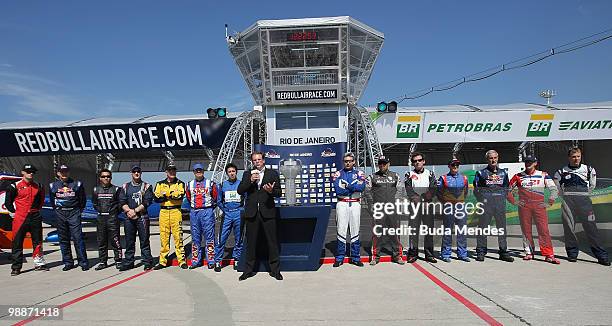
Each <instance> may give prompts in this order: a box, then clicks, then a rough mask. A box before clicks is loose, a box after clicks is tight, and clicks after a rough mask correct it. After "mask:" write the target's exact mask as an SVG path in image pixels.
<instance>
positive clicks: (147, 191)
mask: <svg viewBox="0 0 612 326" xmlns="http://www.w3.org/2000/svg"><path fill="white" fill-rule="evenodd" d="M151 188H152V187H151V185H150V184H148V183H146V182H144V181H141V182H140V183H134V182H133V181H130V182H127V183H125V184H123V186H122V187H121V195H120V202H121V206H122V207H123V206H124V205H127V206H128V207H129V208H130V209H136V208H137V207H139V206H140V205H142V206H143V207H144V210H143V211H142V212H140V213H136V215H137V216H136V218H133V219H131V218H129V217H127V215H126V218H125V221H124V222H123V232H124V233H125V258H124V259H123V266H133V265H134V261H135V258H134V255H135V253H136V234H138V241H139V242H140V253H141V256H142V263H143V264H144V265H145V267H152V266H153V256H152V255H151V244H150V241H149V237H150V234H151V233H150V224H151V223H150V221H149V215H148V214H147V208H148V207H149V206H150V205H151V203H152V202H153V191H152V190H151Z"/></svg>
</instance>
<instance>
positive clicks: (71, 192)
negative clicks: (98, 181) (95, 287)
mask: <svg viewBox="0 0 612 326" xmlns="http://www.w3.org/2000/svg"><path fill="white" fill-rule="evenodd" d="M58 175H59V180H57V181H55V182H53V183H52V184H50V188H51V191H50V192H49V199H50V201H51V205H52V206H53V209H54V210H55V215H56V216H57V233H58V235H59V243H60V249H61V251H62V261H63V263H64V268H63V269H62V270H63V271H64V272H65V271H69V270H71V269H73V268H74V267H75V266H74V259H73V258H72V250H71V249H70V240H71V239H72V241H74V249H75V251H76V254H77V260H78V262H79V266H81V269H82V270H83V271H86V270H88V269H89V261H88V260H87V250H86V248H85V240H84V239H83V229H82V227H81V213H82V212H83V210H84V209H85V206H86V205H87V197H86V196H85V188H84V187H83V183H82V182H81V181H78V180H74V179H72V178H71V177H70V168H68V166H66V165H64V164H63V165H61V166H60V167H59V170H58Z"/></svg>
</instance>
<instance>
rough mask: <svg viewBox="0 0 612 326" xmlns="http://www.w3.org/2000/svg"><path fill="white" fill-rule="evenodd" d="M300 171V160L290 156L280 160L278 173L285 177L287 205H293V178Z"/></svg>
mask: <svg viewBox="0 0 612 326" xmlns="http://www.w3.org/2000/svg"><path fill="white" fill-rule="evenodd" d="M301 172H302V162H300V160H294V159H292V158H290V159H287V160H282V161H281V162H280V173H281V174H282V175H283V176H284V177H285V198H286V199H287V205H290V206H295V205H296V198H295V178H296V177H297V176H298V175H299V174H300V173H301Z"/></svg>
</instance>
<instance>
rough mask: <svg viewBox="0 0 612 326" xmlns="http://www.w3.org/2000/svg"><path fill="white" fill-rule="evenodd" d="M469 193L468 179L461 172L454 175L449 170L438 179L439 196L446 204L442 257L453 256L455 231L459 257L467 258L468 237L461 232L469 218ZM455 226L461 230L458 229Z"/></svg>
mask: <svg viewBox="0 0 612 326" xmlns="http://www.w3.org/2000/svg"><path fill="white" fill-rule="evenodd" d="M467 193H468V180H467V177H466V176H464V175H462V174H461V173H457V174H455V175H453V174H451V173H450V172H449V173H447V174H445V175H442V176H440V178H439V179H438V198H439V199H440V202H441V203H442V204H443V205H444V209H443V211H444V213H445V214H444V235H443V236H442V247H441V248H440V256H441V257H442V258H450V256H451V253H452V243H453V233H455V234H457V256H458V257H459V258H467V256H468V251H467V237H466V234H465V233H464V232H461V231H463V228H464V227H465V225H466V222H467V218H468V216H467V211H466V209H465V197H466V196H467ZM447 207H451V208H447ZM455 226H457V228H460V229H461V230H456V228H455ZM455 231H457V232H455Z"/></svg>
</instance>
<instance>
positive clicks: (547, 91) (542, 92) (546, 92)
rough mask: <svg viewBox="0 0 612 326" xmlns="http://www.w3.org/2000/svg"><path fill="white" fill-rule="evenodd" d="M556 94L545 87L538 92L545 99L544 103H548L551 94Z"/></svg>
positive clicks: (551, 96)
mask: <svg viewBox="0 0 612 326" xmlns="http://www.w3.org/2000/svg"><path fill="white" fill-rule="evenodd" d="M555 95H557V93H555V91H554V90H550V89H547V90H545V91H541V92H540V96H541V97H543V98H545V99H546V105H550V102H551V99H552V98H553V96H555Z"/></svg>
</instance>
